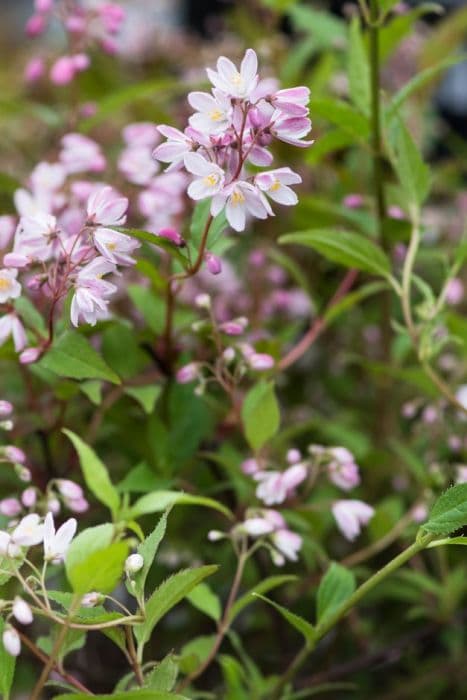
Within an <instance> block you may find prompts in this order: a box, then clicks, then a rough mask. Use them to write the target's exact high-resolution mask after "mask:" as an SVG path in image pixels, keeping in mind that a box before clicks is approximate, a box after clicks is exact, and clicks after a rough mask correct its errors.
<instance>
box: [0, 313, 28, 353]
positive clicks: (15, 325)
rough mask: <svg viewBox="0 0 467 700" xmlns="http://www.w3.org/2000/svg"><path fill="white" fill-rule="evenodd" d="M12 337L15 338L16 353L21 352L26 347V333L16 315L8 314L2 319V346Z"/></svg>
mask: <svg viewBox="0 0 467 700" xmlns="http://www.w3.org/2000/svg"><path fill="white" fill-rule="evenodd" d="M10 336H12V337H13V343H14V346H15V350H16V352H21V350H22V349H23V348H24V346H25V345H26V333H25V331H24V327H23V324H22V323H21V321H20V320H19V318H18V317H17V316H16V314H6V316H2V317H1V318H0V345H3V343H5V341H6V340H8V338H9V337H10Z"/></svg>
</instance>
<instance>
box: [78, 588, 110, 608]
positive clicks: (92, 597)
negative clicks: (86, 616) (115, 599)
mask: <svg viewBox="0 0 467 700" xmlns="http://www.w3.org/2000/svg"><path fill="white" fill-rule="evenodd" d="M104 600H105V596H104V595H102V593H98V592H97V591H91V593H86V595H83V597H82V598H81V607H83V608H94V607H95V606H96V605H100V604H101V603H103V602H104Z"/></svg>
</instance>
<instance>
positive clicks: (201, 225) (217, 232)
mask: <svg viewBox="0 0 467 700" xmlns="http://www.w3.org/2000/svg"><path fill="white" fill-rule="evenodd" d="M210 207H211V199H210V198H209V199H203V200H201V201H199V202H197V203H196V206H195V208H194V210H193V216H192V218H191V223H190V236H191V238H190V243H192V244H193V245H194V247H195V249H196V250H198V248H199V245H200V243H201V238H202V236H203V232H204V229H205V226H206V223H207V220H208V217H209V214H210ZM228 225H229V224H228V222H227V219H226V217H225V212H224V211H221V212H220V213H219V214H218V215H217V216H215V217H214V219H213V220H212V222H211V225H210V226H209V234H208V247H209V249H210V250H213V248H215V244H216V242H217V241H218V239H219V237H220V236H221V235H222V234H223V233H224V231H225V229H226V228H227V227H228Z"/></svg>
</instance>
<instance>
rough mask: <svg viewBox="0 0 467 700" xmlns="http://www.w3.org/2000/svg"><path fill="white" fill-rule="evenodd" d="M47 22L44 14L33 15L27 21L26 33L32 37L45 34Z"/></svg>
mask: <svg viewBox="0 0 467 700" xmlns="http://www.w3.org/2000/svg"><path fill="white" fill-rule="evenodd" d="M46 25H47V22H46V19H45V17H44V16H43V15H32V16H31V17H30V18H29V19H28V21H27V22H26V34H27V36H28V37H29V38H30V39H34V38H35V37H36V36H40V35H41V34H43V32H44V30H45V28H46Z"/></svg>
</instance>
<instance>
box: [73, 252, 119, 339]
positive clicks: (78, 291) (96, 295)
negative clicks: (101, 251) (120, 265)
mask: <svg viewBox="0 0 467 700" xmlns="http://www.w3.org/2000/svg"><path fill="white" fill-rule="evenodd" d="M109 272H115V265H114V264H113V263H111V262H109V261H108V260H105V258H103V257H98V258H95V260H93V261H92V262H90V263H89V264H88V265H86V267H84V268H83V269H82V270H81V271H80V272H79V273H78V275H77V278H76V282H75V294H74V296H73V299H72V302H71V310H70V316H71V322H72V324H73V325H74V326H78V324H79V319H80V317H83V318H84V320H85V321H86V323H90V324H91V325H92V326H94V325H95V324H96V322H97V320H98V319H100V318H106V317H107V306H108V303H109V302H108V300H107V297H108V296H110V295H111V294H113V293H114V292H115V291H116V289H117V288H116V286H115V285H114V284H112V283H111V282H107V281H106V280H103V279H102V276H103V275H106V274H108V273H109Z"/></svg>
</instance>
